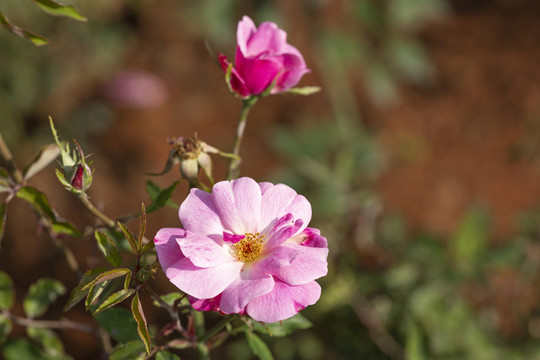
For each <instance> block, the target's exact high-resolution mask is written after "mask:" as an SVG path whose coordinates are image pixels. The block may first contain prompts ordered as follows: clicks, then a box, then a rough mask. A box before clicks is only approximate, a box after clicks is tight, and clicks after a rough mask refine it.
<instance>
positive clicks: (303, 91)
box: [285, 86, 321, 96]
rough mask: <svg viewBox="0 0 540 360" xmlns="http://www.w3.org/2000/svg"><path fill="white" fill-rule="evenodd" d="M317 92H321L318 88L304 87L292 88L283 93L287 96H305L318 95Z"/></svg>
mask: <svg viewBox="0 0 540 360" xmlns="http://www.w3.org/2000/svg"><path fill="white" fill-rule="evenodd" d="M319 91H321V88H320V86H304V87H297V88H292V89H289V90H287V91H285V92H286V93H289V94H295V95H304V96H307V95H312V94H315V93H318V92H319Z"/></svg>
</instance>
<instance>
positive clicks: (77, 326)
mask: <svg viewBox="0 0 540 360" xmlns="http://www.w3.org/2000/svg"><path fill="white" fill-rule="evenodd" d="M2 315H3V316H5V317H8V318H9V319H11V320H12V321H13V322H15V323H17V324H19V325H22V326H32V327H39V328H49V329H71V330H79V331H84V332H86V333H89V334H92V335H94V336H95V337H97V338H99V333H98V331H97V329H95V328H93V327H91V326H88V325H85V324H81V323H78V322H75V321H71V320H68V319H62V320H35V319H28V318H23V317H20V316H17V315H13V314H12V313H10V312H9V311H7V310H4V311H2Z"/></svg>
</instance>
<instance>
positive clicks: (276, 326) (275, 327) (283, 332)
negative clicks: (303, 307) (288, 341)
mask: <svg viewBox="0 0 540 360" xmlns="http://www.w3.org/2000/svg"><path fill="white" fill-rule="evenodd" d="M311 326H313V324H311V322H310V321H309V320H308V319H306V318H305V317H303V316H302V315H300V314H296V315H295V316H293V317H292V318H289V319H287V320H284V321H278V322H275V323H271V324H265V325H262V324H261V323H259V322H255V323H253V330H255V331H258V332H259V333H261V334H268V333H270V335H271V336H273V337H283V336H287V335H290V334H292V333H293V332H294V331H295V330H299V329H309V328H310V327H311Z"/></svg>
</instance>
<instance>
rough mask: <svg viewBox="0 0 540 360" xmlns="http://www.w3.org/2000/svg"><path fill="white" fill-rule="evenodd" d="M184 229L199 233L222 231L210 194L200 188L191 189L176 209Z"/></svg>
mask: <svg viewBox="0 0 540 360" xmlns="http://www.w3.org/2000/svg"><path fill="white" fill-rule="evenodd" d="M178 215H179V217H180V221H181V222H182V225H183V226H184V229H186V230H187V231H190V232H194V233H199V234H208V235H209V234H217V235H220V236H221V234H222V233H223V230H224V229H223V224H222V223H221V219H220V217H219V213H218V211H217V209H216V206H215V204H214V200H213V198H212V195H211V194H209V193H207V192H206V191H203V190H200V189H191V191H190V193H189V195H188V197H187V198H186V200H184V202H183V203H182V205H180V210H179V211H178Z"/></svg>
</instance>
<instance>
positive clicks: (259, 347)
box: [246, 331, 274, 360]
mask: <svg viewBox="0 0 540 360" xmlns="http://www.w3.org/2000/svg"><path fill="white" fill-rule="evenodd" d="M246 338H247V341H248V344H249V347H250V348H251V351H253V353H254V354H255V355H256V356H257V357H258V358H259V359H261V360H274V357H273V356H272V352H270V349H269V348H268V346H267V345H266V344H265V343H264V341H262V339H261V338H260V337H258V336H257V335H255V334H254V333H250V332H249V331H246Z"/></svg>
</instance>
